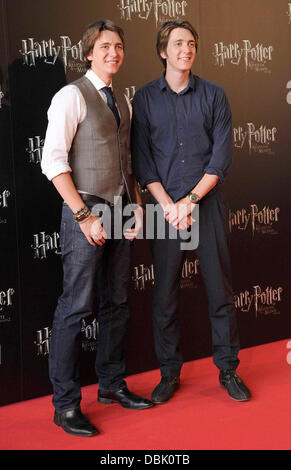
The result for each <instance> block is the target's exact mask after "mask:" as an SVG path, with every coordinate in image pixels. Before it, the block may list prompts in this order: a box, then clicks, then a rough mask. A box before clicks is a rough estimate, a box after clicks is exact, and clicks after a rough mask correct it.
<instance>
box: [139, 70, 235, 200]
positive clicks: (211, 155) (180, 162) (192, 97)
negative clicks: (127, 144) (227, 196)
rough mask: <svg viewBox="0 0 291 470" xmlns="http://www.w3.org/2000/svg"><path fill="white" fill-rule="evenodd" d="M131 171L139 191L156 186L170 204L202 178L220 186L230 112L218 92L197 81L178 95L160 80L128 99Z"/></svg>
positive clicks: (228, 150) (228, 149)
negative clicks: (215, 180) (212, 179)
mask: <svg viewBox="0 0 291 470" xmlns="http://www.w3.org/2000/svg"><path fill="white" fill-rule="evenodd" d="M132 104H133V120H132V133H131V134H132V148H131V152H132V165H133V172H134V174H135V176H136V179H137V181H138V182H139V183H140V185H141V186H142V187H145V186H146V185H147V184H149V183H153V182H157V181H158V182H160V183H161V184H162V185H163V187H164V189H165V190H166V192H167V193H168V194H169V195H170V197H171V198H172V199H173V201H174V202H176V201H178V200H179V199H181V198H182V197H184V196H185V195H186V194H188V193H189V191H191V190H192V189H193V188H194V186H195V185H196V184H197V183H198V181H199V180H200V179H201V178H202V177H203V175H204V174H205V173H207V174H211V175H217V176H218V177H219V181H220V182H222V181H223V179H224V177H225V176H226V174H227V173H228V171H229V169H230V166H231V160H232V129H231V111H230V106H229V103H228V101H227V98H226V95H225V93H224V91H223V89H222V88H221V87H220V86H218V85H215V84H214V83H211V82H209V81H207V80H204V79H202V78H200V77H198V76H196V75H192V74H191V75H190V79H189V83H188V86H187V87H186V88H185V89H184V90H182V91H181V92H180V93H175V92H174V91H172V90H171V89H170V87H169V85H168V84H167V82H166V80H165V78H164V76H162V77H160V78H158V79H157V80H154V81H152V82H150V83H148V84H147V85H144V86H143V87H141V88H140V89H139V90H138V91H137V92H136V93H135V95H134V99H133V103H132Z"/></svg>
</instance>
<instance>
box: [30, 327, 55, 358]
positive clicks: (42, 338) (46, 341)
mask: <svg viewBox="0 0 291 470" xmlns="http://www.w3.org/2000/svg"><path fill="white" fill-rule="evenodd" d="M50 340H51V330H50V329H49V327H46V328H43V329H42V330H38V331H37V332H36V341H34V344H35V345H36V348H37V355H38V356H47V355H48V354H49V353H50Z"/></svg>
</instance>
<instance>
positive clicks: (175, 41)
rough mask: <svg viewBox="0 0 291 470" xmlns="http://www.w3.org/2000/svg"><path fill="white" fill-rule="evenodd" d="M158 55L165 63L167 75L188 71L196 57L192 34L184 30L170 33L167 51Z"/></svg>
mask: <svg viewBox="0 0 291 470" xmlns="http://www.w3.org/2000/svg"><path fill="white" fill-rule="evenodd" d="M160 55H161V57H162V58H163V59H165V60H166V62H167V73H169V72H172V71H176V72H178V71H180V72H187V71H190V69H191V67H192V65H193V62H194V60H195V57H196V44H195V39H194V36H193V35H192V33H191V32H190V31H189V30H188V29H186V28H175V29H173V30H172V31H171V33H170V36H169V41H168V45H167V49H166V50H165V51H161V52H160Z"/></svg>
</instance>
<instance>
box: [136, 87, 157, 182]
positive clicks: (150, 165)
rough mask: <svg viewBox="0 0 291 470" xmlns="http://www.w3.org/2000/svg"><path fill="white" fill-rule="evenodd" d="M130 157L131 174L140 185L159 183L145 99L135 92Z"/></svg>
mask: <svg viewBox="0 0 291 470" xmlns="http://www.w3.org/2000/svg"><path fill="white" fill-rule="evenodd" d="M132 107H133V116H132V126H131V157H132V169H133V173H134V175H135V177H136V179H137V181H138V182H139V184H140V185H141V187H142V188H145V187H146V186H147V184H150V183H154V182H161V178H160V177H159V174H158V171H157V168H156V164H155V162H154V160H153V156H152V151H151V138H150V126H149V122H148V119H147V117H146V112H145V99H144V97H143V95H142V94H141V93H139V92H137V93H136V94H135V96H134V99H133V102H132Z"/></svg>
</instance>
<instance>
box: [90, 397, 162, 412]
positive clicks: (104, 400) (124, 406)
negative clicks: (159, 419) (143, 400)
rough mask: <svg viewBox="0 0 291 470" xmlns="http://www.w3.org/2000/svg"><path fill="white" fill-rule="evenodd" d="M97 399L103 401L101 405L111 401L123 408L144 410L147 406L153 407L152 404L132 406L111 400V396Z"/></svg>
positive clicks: (108, 403) (109, 403)
mask: <svg viewBox="0 0 291 470" xmlns="http://www.w3.org/2000/svg"><path fill="white" fill-rule="evenodd" d="M97 401H98V402H99V403H103V405H111V404H112V403H118V404H119V405H120V406H122V407H123V408H127V409H128V410H146V409H147V408H152V407H153V405H145V406H142V407H139V408H132V407H131V406H126V405H123V404H122V403H120V402H119V401H118V400H112V399H111V398H102V397H100V398H99V397H98V399H97Z"/></svg>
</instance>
